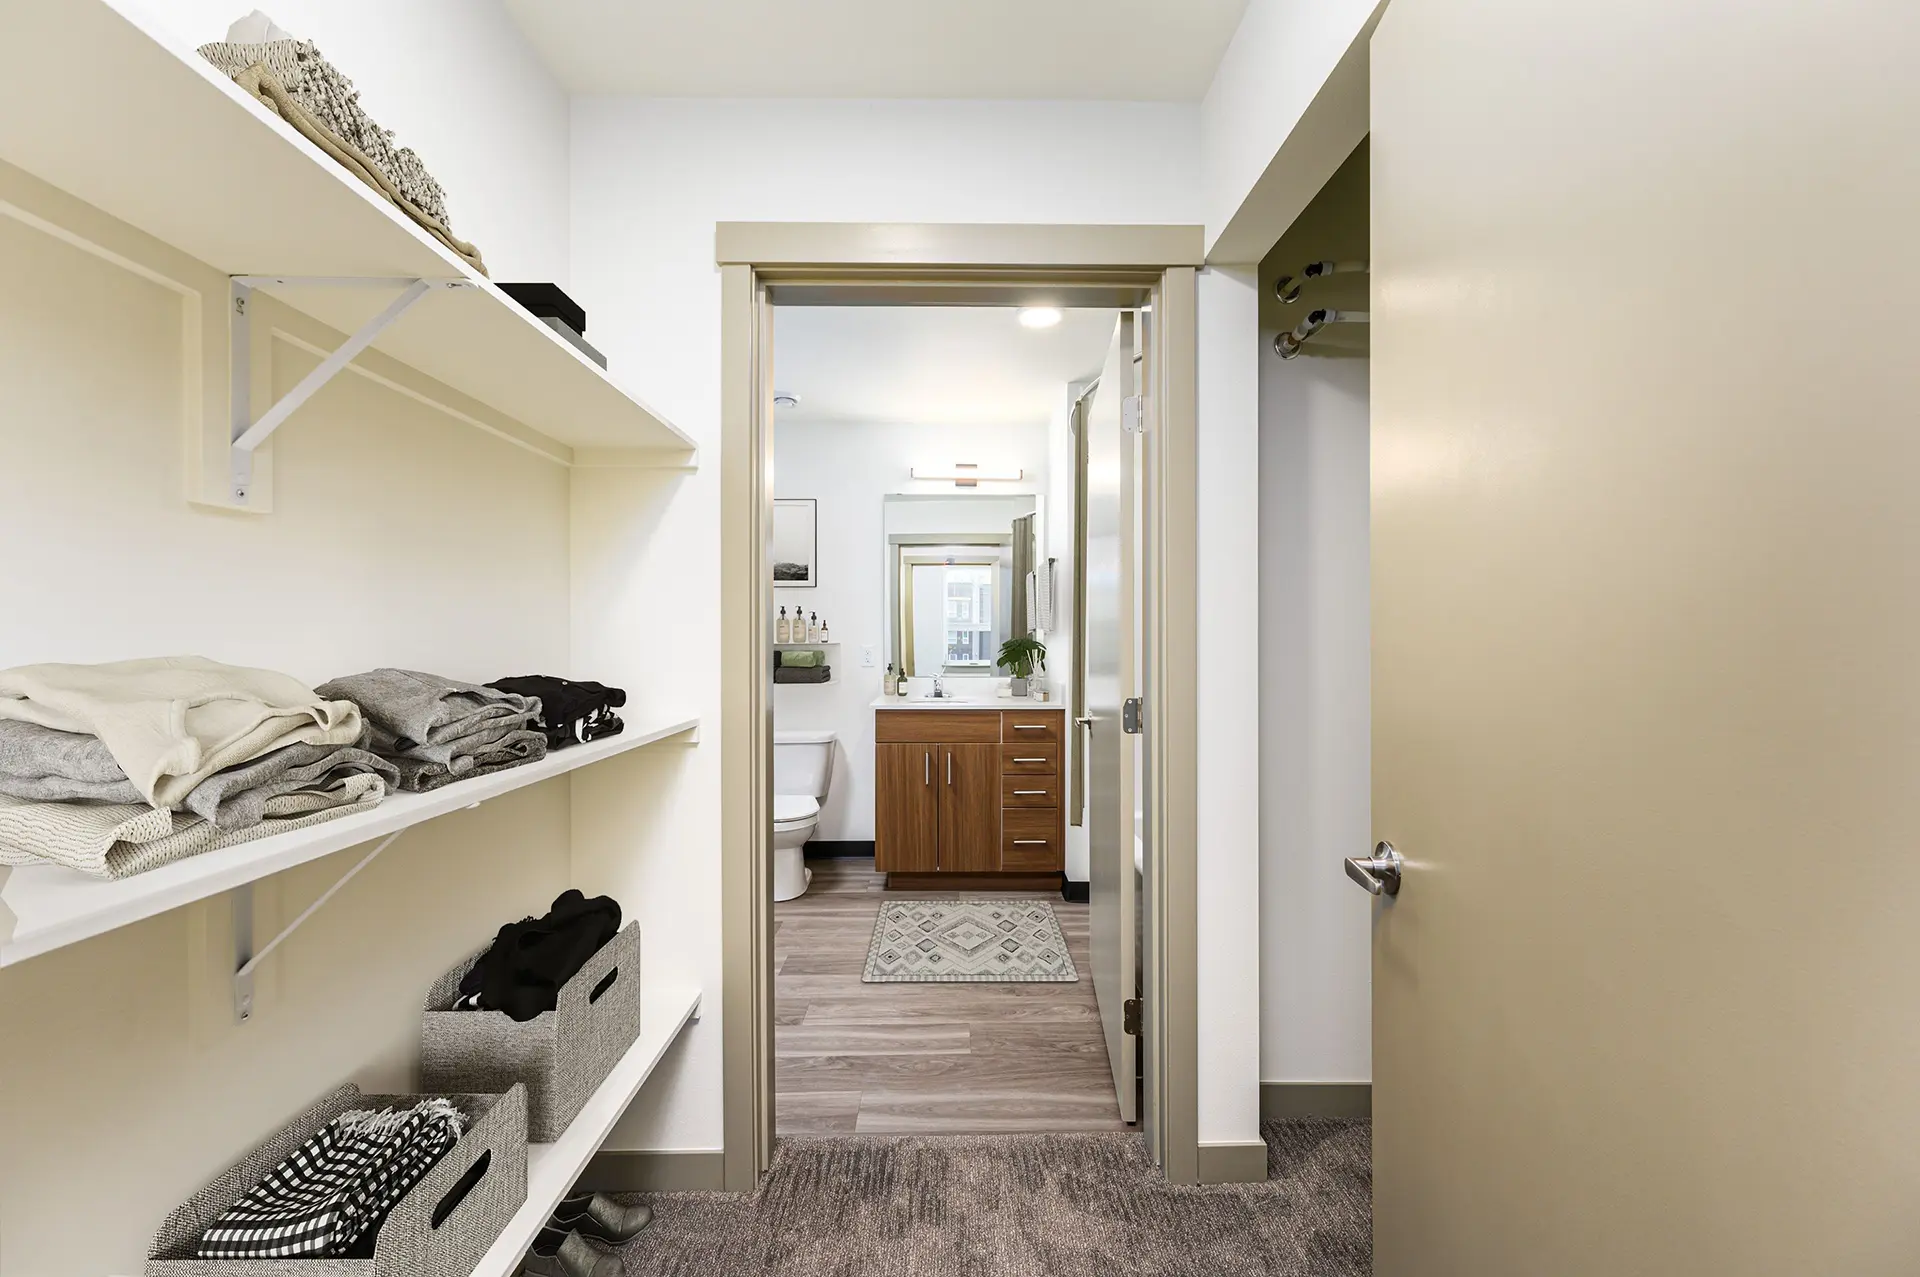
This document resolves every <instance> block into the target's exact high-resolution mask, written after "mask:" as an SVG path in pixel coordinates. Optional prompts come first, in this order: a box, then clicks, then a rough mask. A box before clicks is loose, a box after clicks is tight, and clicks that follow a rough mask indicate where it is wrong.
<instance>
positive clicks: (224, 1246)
mask: <svg viewBox="0 0 1920 1277" xmlns="http://www.w3.org/2000/svg"><path fill="white" fill-rule="evenodd" d="M464 1122H465V1118H464V1116H463V1115H462V1114H461V1112H460V1110H459V1108H458V1107H457V1106H455V1105H454V1104H452V1103H451V1102H449V1101H447V1100H426V1101H423V1102H422V1103H420V1104H417V1105H415V1106H414V1107H413V1108H411V1109H406V1110H395V1109H384V1110H382V1111H380V1112H377V1113H374V1112H364V1111H362V1112H350V1113H342V1114H341V1115H340V1116H339V1117H337V1118H335V1119H334V1120H333V1121H331V1122H329V1123H327V1124H326V1125H325V1126H323V1127H321V1128H320V1131H319V1133H318V1134H316V1135H315V1136H314V1137H313V1138H312V1139H310V1140H308V1141H307V1142H306V1143H305V1144H303V1145H301V1146H300V1147H299V1148H297V1149H295V1150H294V1151H293V1153H291V1154H290V1155H289V1156H288V1157H287V1159H286V1160H285V1161H283V1162H281V1163H280V1165H278V1166H276V1167H274V1168H273V1170H272V1171H271V1172H270V1173H269V1174H268V1175H267V1177H266V1178H265V1179H264V1180H262V1181H260V1183H259V1184H257V1185H255V1186H254V1188H253V1189H252V1191H250V1192H249V1193H248V1194H247V1195H246V1196H245V1197H242V1198H241V1199H240V1200H239V1201H237V1202H235V1203H234V1204H233V1206H232V1207H231V1208H229V1209H228V1211H227V1213H226V1214H224V1215H222V1216H221V1217H220V1218H219V1219H218V1220H216V1221H215V1222H214V1224H213V1226H212V1227H211V1228H209V1229H207V1231H206V1233H205V1234H204V1235H202V1237H201V1238H200V1258H202V1259H297V1258H321V1257H330V1256H331V1257H337V1256H349V1255H353V1254H355V1253H356V1252H358V1251H360V1250H362V1249H364V1250H365V1252H366V1253H367V1254H369V1255H371V1254H372V1243H373V1240H374V1238H375V1236H376V1235H377V1234H378V1233H379V1231H380V1225H381V1224H382V1223H383V1222H385V1220H386V1218H387V1213H388V1212H389V1211H391V1210H392V1209H393V1208H394V1206H395V1205H396V1204H397V1203H398V1202H399V1201H400V1199H401V1198H403V1197H405V1196H406V1195H407V1192H408V1190H409V1189H411V1188H412V1187H413V1186H414V1185H415V1184H417V1183H419V1182H420V1177H421V1176H423V1175H425V1174H426V1173H427V1172H428V1171H430V1170H432V1169H433V1167H434V1165H435V1163H437V1162H438V1161H439V1160H440V1159H441V1158H442V1157H445V1156H446V1155H447V1152H448V1151H449V1150H450V1149H452V1148H453V1146H454V1145H455V1144H457V1143H459V1142H460V1132H461V1129H462V1127H463V1124H464Z"/></svg>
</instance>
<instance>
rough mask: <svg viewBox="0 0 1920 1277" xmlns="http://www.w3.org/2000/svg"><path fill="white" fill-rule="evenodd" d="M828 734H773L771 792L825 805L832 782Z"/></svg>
mask: <svg viewBox="0 0 1920 1277" xmlns="http://www.w3.org/2000/svg"><path fill="white" fill-rule="evenodd" d="M833 740H834V737H833V733H832V732H781V731H776V732H775V733H774V734H773V792H774V793H776V794H798V795H800V796H802V797H805V798H817V799H819V800H821V801H823V802H824V801H825V800H826V797H827V785H828V784H829V783H830V782H831V781H832V780H833Z"/></svg>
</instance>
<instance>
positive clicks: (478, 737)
mask: <svg viewBox="0 0 1920 1277" xmlns="http://www.w3.org/2000/svg"><path fill="white" fill-rule="evenodd" d="M326 686H327V687H328V688H330V689H332V690H331V691H330V692H328V693H326V694H327V695H331V696H336V697H338V698H339V699H341V700H346V701H352V702H353V703H354V704H356V705H358V706H359V707H360V713H361V715H362V717H364V718H365V719H366V721H367V724H368V725H369V726H370V727H371V728H372V730H373V742H372V748H373V750H374V751H375V752H376V753H378V754H380V755H382V756H384V757H386V758H388V759H390V760H392V761H393V763H394V764H395V765H396V766H398V767H399V769H400V788H401V789H403V790H407V791H409V792H419V791H422V790H428V789H437V788H439V787H440V786H441V785H445V784H448V783H450V782H452V781H456V780H465V779H467V778H468V777H470V776H481V775H485V774H486V773H488V772H494V771H499V770H501V769H502V768H505V767H515V766H518V765H519V764H521V763H530V762H533V761H535V760H536V759H539V758H544V757H545V756H546V753H547V742H546V737H545V736H543V735H542V734H541V733H539V732H538V731H533V730H531V729H532V728H533V726H534V724H535V723H536V722H537V721H538V720H539V717H540V701H539V698H538V697H533V696H516V695H515V694H513V693H512V692H502V691H498V690H496V689H494V688H491V687H480V686H478V685H476V684H473V683H462V682H460V681H459V680H457V679H451V678H443V677H441V676H440V675H438V674H424V673H421V672H419V671H417V670H399V669H377V670H368V671H367V672H366V673H364V674H352V675H348V676H347V677H345V678H336V679H334V680H333V681H331V682H329V683H328V684H326Z"/></svg>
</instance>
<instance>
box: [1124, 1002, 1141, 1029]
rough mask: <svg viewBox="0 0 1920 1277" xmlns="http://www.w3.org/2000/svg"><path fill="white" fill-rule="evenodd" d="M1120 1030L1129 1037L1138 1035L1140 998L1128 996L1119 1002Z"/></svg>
mask: <svg viewBox="0 0 1920 1277" xmlns="http://www.w3.org/2000/svg"><path fill="white" fill-rule="evenodd" d="M1120 1030H1121V1032H1123V1033H1125V1034H1127V1035H1129V1036H1130V1037H1136V1038H1137V1037H1139V1036H1140V999H1139V998H1128V999H1127V1000H1126V1001H1125V1002H1122V1003H1121V1004H1120Z"/></svg>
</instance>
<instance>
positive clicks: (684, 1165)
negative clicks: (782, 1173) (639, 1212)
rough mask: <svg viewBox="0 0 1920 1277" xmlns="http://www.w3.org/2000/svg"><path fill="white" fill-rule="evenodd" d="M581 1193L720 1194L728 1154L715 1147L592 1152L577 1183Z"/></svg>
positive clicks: (725, 1173)
mask: <svg viewBox="0 0 1920 1277" xmlns="http://www.w3.org/2000/svg"><path fill="white" fill-rule="evenodd" d="M577 1187H578V1188H579V1191H581V1192H583V1193H719V1192H724V1191H726V1187H727V1155H726V1154H725V1153H723V1152H721V1151H719V1150H718V1149H715V1150H714V1151H712V1152H705V1151H701V1150H693V1151H684V1152H664V1153H642V1152H634V1151H629V1150H625V1149H611V1150H603V1151H601V1152H598V1153H595V1154H594V1155H593V1160H592V1161H590V1162H588V1163H587V1169H586V1170H585V1171H584V1172H582V1173H581V1176H580V1182H579V1184H578V1185H577Z"/></svg>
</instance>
